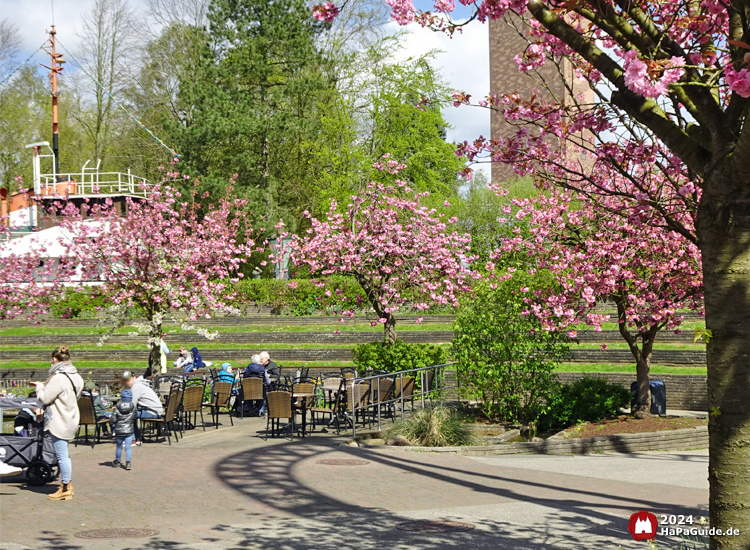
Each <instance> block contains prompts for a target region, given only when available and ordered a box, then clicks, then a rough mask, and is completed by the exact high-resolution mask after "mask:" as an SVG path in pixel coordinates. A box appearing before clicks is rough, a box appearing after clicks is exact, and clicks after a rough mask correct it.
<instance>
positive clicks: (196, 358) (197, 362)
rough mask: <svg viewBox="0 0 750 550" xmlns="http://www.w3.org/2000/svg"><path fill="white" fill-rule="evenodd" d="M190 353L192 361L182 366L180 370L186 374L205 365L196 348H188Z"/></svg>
mask: <svg viewBox="0 0 750 550" xmlns="http://www.w3.org/2000/svg"><path fill="white" fill-rule="evenodd" d="M190 355H191V357H192V358H193V361H192V362H191V363H188V364H186V365H185V366H184V367H183V369H182V372H183V373H184V374H188V373H189V372H193V371H194V370H198V369H202V368H203V367H205V365H204V364H203V357H201V354H200V352H199V351H198V348H196V347H193V348H192V349H191V350H190Z"/></svg>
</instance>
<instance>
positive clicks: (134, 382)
mask: <svg viewBox="0 0 750 550" xmlns="http://www.w3.org/2000/svg"><path fill="white" fill-rule="evenodd" d="M120 378H121V383H122V385H123V386H124V387H125V389H128V390H130V391H131V393H132V394H133V405H135V407H136V408H137V409H138V418H145V419H152V418H153V419H155V418H161V415H162V414H164V407H163V406H162V404H161V400H160V399H159V396H158V395H156V393H155V392H154V390H152V389H151V386H150V385H149V383H148V381H147V380H145V379H144V378H143V377H139V378H136V377H135V376H133V373H131V372H130V371H125V372H123V373H122V376H121V377H120ZM135 444H136V445H140V444H141V431H140V429H139V427H138V424H136V426H135Z"/></svg>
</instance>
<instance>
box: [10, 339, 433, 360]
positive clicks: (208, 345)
mask: <svg viewBox="0 0 750 550" xmlns="http://www.w3.org/2000/svg"><path fill="white" fill-rule="evenodd" d="M144 338H145V337H144ZM63 340H64V338H63ZM185 342H186V346H187V345H188V344H189V347H192V346H193V344H197V346H198V349H199V350H200V351H201V355H203V350H211V349H239V350H247V349H252V350H255V349H259V348H263V349H351V347H352V344H329V343H327V342H321V343H320V344H222V343H220V342H216V341H211V342H197V341H196V340H190V339H185ZM170 345H171V344H170ZM446 345H447V344H446ZM49 348H50V347H49V346H40V345H33V346H3V350H8V351H10V350H48V349H49ZM71 348H73V349H74V351H77V350H101V351H107V350H112V351H117V350H141V351H144V352H146V351H147V348H146V344H145V343H143V344H140V345H139V344H104V345H101V346H97V345H93V346H92V345H79V344H76V345H75V346H73V345H71ZM188 349H189V348H188ZM170 351H171V350H170ZM177 351H178V350H177V349H175V350H174V352H175V353H171V354H170V355H169V356H167V357H171V356H172V355H174V359H176V358H177V354H176V352H177ZM174 359H173V360H174ZM209 360H210V359H209Z"/></svg>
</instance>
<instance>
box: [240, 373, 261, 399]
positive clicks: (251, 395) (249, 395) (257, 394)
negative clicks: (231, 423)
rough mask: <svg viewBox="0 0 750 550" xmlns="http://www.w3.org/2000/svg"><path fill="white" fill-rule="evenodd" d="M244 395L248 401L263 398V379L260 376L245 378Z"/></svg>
mask: <svg viewBox="0 0 750 550" xmlns="http://www.w3.org/2000/svg"><path fill="white" fill-rule="evenodd" d="M242 397H243V399H245V400H246V401H255V400H259V399H263V379H262V378H261V377H259V376H248V377H247V378H243V379H242Z"/></svg>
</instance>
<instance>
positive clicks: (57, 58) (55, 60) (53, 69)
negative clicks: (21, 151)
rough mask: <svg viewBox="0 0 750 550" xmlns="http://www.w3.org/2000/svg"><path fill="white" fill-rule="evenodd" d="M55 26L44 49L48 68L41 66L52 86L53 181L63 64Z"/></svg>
mask: <svg viewBox="0 0 750 550" xmlns="http://www.w3.org/2000/svg"><path fill="white" fill-rule="evenodd" d="M56 34H57V31H55V26H54V25H52V30H50V31H49V44H50V45H49V49H47V48H45V49H44V51H46V52H47V53H48V54H49V56H50V66H49V67H47V65H42V67H44V68H46V69H49V71H50V72H49V82H50V84H51V85H52V154H53V155H54V160H53V168H52V170H53V173H54V176H55V179H57V175H58V174H59V173H60V150H59V145H58V124H57V75H58V74H59V73H60V72H62V70H63V67H62V64H63V63H65V60H64V59H63V56H62V54H61V53H57V50H56V49H55V35H56Z"/></svg>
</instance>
